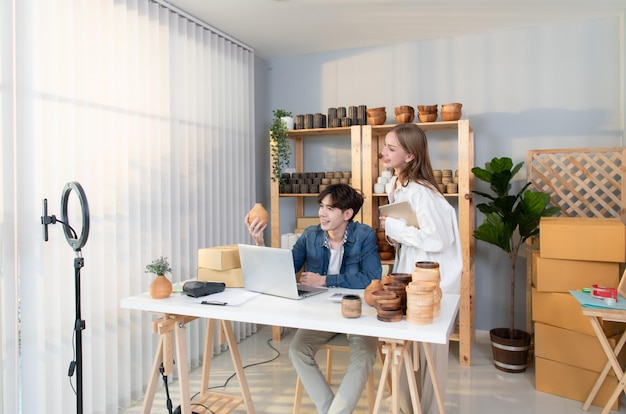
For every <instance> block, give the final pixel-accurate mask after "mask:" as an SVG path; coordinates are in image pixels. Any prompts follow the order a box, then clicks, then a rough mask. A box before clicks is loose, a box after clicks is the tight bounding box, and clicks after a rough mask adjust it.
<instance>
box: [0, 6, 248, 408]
mask: <svg viewBox="0 0 626 414" xmlns="http://www.w3.org/2000/svg"><path fill="white" fill-rule="evenodd" d="M0 23H1V24H0V59H1V63H2V64H1V66H0V71H1V72H0V75H1V78H0V79H1V83H0V94H1V100H0V102H1V107H0V108H1V112H0V127H1V131H2V146H1V147H0V156H1V158H0V159H1V160H2V172H1V176H0V178H1V180H0V182H1V183H2V184H1V188H0V202H1V203H2V211H1V213H0V249H1V250H0V251H1V255H2V256H1V260H0V277H1V281H0V282H1V283H0V295H1V297H0V318H2V329H1V330H0V336H1V338H2V344H3V346H2V370H1V371H0V372H1V375H0V382H1V385H2V387H1V388H0V390H1V391H0V392H1V393H2V412H4V413H15V412H24V413H33V412H41V411H42V410H43V411H45V412H47V413H67V412H75V406H76V395H75V394H74V392H73V391H72V387H74V388H75V387H76V385H77V384H76V377H75V376H74V378H71V379H70V378H69V377H68V367H69V363H70V361H72V360H75V359H76V357H75V352H76V350H75V346H74V337H73V336H74V335H73V330H74V322H75V300H76V294H75V290H74V282H75V273H74V270H75V269H74V259H75V258H76V257H77V253H76V252H74V251H73V249H72V248H71V247H70V246H69V245H68V243H67V242H66V240H65V236H64V232H63V228H62V227H61V224H58V223H57V224H55V225H52V226H49V241H48V242H44V241H43V237H42V225H41V222H40V217H41V215H42V207H41V206H42V199H44V198H46V199H47V200H48V210H49V211H48V214H54V215H55V216H56V217H57V218H60V217H61V195H62V191H63V188H64V186H65V185H66V184H67V183H69V182H72V181H76V182H78V183H80V185H81V186H82V188H83V189H84V191H85V195H86V198H87V200H88V204H89V213H90V231H89V237H88V240H87V242H86V244H85V246H84V247H83V248H82V251H81V252H80V253H81V256H82V257H83V259H84V267H83V268H82V269H81V277H80V281H81V285H82V286H81V292H80V298H81V307H82V319H83V320H84V321H85V329H84V330H83V331H82V342H83V352H82V355H83V357H82V361H83V365H82V367H83V401H84V404H83V407H84V412H87V413H117V412H118V409H119V407H124V406H128V405H129V404H130V403H131V401H132V400H137V399H141V397H142V394H143V391H144V389H145V386H146V383H147V381H148V378H149V375H150V368H151V364H152V361H153V357H154V352H155V349H156V345H157V339H158V338H157V337H156V335H153V334H152V331H151V326H150V321H151V320H152V319H154V318H155V315H150V314H147V313H142V312H139V311H129V310H126V309H121V308H120V306H119V303H120V300H121V299H122V298H124V297H127V296H130V295H134V294H138V293H141V292H144V291H146V290H147V289H148V287H149V284H150V283H151V281H152V277H151V275H149V274H146V273H144V269H145V265H146V264H147V263H149V262H150V261H152V259H154V258H156V257H159V256H167V257H168V259H169V261H170V262H171V264H172V268H173V272H172V274H171V279H172V281H173V282H178V281H182V280H186V279H190V278H193V277H195V275H196V267H197V250H198V248H201V247H207V246H215V245H221V244H231V243H238V242H247V241H249V236H248V235H247V231H246V228H245V226H244V225H243V217H244V215H245V213H246V212H247V211H248V210H249V209H250V207H251V206H252V205H253V201H254V198H255V197H254V177H253V171H254V164H255V159H254V154H255V148H254V137H253V131H254V126H253V124H254V116H253V114H254V99H253V97H254V84H253V79H254V77H253V72H254V52H253V51H252V50H250V49H249V48H247V47H246V46H245V45H242V44H240V43H238V42H236V41H233V39H230V38H229V37H227V36H224V35H223V34H221V33H219V32H217V31H214V30H211V29H210V28H208V27H206V26H204V25H200V24H198V22H197V21H194V20H193V19H189V18H188V16H185V15H184V14H181V13H180V12H179V11H177V10H172V9H171V8H167V7H164V6H163V5H161V4H158V3H155V2H153V1H149V0H126V1H125V0H90V1H76V0H46V1H40V0H19V1H18V0H0ZM70 198H71V199H70V214H69V217H68V219H69V220H70V221H71V223H70V224H73V225H75V226H76V230H77V231H80V227H81V225H80V224H81V223H80V219H76V214H77V213H76V212H75V211H74V210H75V207H74V205H75V204H76V201H75V200H74V199H73V198H72V197H70ZM18 303H19V304H18ZM255 330H256V327H255V326H254V325H249V324H236V326H235V331H236V333H237V334H238V339H242V338H244V337H245V336H248V335H251V334H252V333H254V332H255ZM203 334H204V324H203V323H200V322H199V321H196V322H194V323H192V324H191V325H190V326H189V329H187V335H188V347H189V363H190V365H191V366H198V365H199V363H200V362H201V360H202V355H201V352H202V343H201V342H202V340H203ZM18 344H19V346H18ZM214 352H220V348H219V346H216V347H215V348H214Z"/></svg>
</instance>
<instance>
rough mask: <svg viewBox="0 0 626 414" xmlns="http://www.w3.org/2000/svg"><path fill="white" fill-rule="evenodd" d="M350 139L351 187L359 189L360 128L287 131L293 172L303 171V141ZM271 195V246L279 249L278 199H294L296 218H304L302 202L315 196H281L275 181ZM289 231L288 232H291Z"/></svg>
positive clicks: (355, 126) (358, 126)
mask: <svg viewBox="0 0 626 414" xmlns="http://www.w3.org/2000/svg"><path fill="white" fill-rule="evenodd" d="M329 136H338V137H350V145H351V154H352V186H353V187H354V188H358V189H361V126H360V125H354V126H351V127H341V128H316V129H298V130H293V131H289V135H288V138H289V139H291V140H293V141H294V142H295V149H294V156H295V166H294V168H295V170H296V172H305V171H304V140H305V139H315V138H320V137H329ZM270 193H271V198H272V202H271V222H272V229H271V233H272V246H273V247H280V198H286V197H291V198H295V199H296V217H303V216H304V200H305V198H306V197H314V196H317V194H281V193H280V191H279V185H278V182H277V181H272V182H271V185H270ZM292 230H293V229H290V230H289V231H292Z"/></svg>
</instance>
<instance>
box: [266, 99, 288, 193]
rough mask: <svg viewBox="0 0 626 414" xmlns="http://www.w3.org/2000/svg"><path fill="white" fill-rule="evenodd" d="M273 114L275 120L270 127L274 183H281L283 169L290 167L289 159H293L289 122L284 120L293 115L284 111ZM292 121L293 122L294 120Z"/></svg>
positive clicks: (278, 110)
mask: <svg viewBox="0 0 626 414" xmlns="http://www.w3.org/2000/svg"><path fill="white" fill-rule="evenodd" d="M273 114H274V119H273V120H272V123H271V124H270V127H269V132H270V146H271V149H270V151H271V153H272V181H278V182H280V178H281V175H282V172H283V168H284V167H286V166H287V165H289V157H291V147H290V146H289V142H288V141H287V134H288V132H289V127H288V125H287V121H288V120H285V119H284V118H286V117H292V114H291V112H289V111H285V110H284V109H275V110H274V111H273ZM291 119H292V121H293V118H291ZM292 124H293V122H292Z"/></svg>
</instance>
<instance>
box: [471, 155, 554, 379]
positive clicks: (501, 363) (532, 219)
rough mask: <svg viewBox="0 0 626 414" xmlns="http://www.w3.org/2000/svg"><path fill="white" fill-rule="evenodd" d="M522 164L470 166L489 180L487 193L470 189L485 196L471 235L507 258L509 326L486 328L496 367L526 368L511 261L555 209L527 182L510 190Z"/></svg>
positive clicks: (526, 341)
mask: <svg viewBox="0 0 626 414" xmlns="http://www.w3.org/2000/svg"><path fill="white" fill-rule="evenodd" d="M523 164H524V163H523V162H520V163H519V164H517V165H515V166H513V161H512V160H511V159H510V158H506V157H504V158H493V159H492V160H491V161H490V162H487V163H485V168H480V167H474V168H472V173H474V176H475V177H476V178H477V179H479V180H481V181H484V182H486V183H487V184H489V188H490V189H491V191H492V193H491V194H488V193H483V192H480V191H473V193H475V194H478V195H480V196H482V197H485V198H487V199H488V200H489V201H488V202H486V203H482V204H478V205H477V206H476V207H477V208H478V210H480V211H481V212H482V213H483V214H484V215H485V217H484V220H483V223H482V224H481V225H480V226H479V227H478V228H477V229H476V230H475V231H474V237H475V238H476V239H478V240H482V241H485V242H487V243H490V244H493V245H495V246H498V247H499V248H501V249H502V250H504V252H505V253H506V254H507V255H508V256H509V260H510V262H511V272H510V280H511V282H510V288H511V293H510V304H509V306H510V309H509V318H510V320H509V327H508V328H495V329H492V330H491V331H490V332H489V333H490V336H491V343H492V350H493V356H494V360H495V365H496V368H498V369H500V370H502V371H507V372H524V371H525V370H526V363H527V360H528V349H529V347H530V334H529V333H528V332H525V331H523V330H519V329H515V262H516V261H517V257H518V253H519V249H520V247H522V245H523V244H524V243H525V242H526V240H527V239H528V238H530V237H533V236H537V235H538V234H539V222H540V220H541V217H548V216H553V215H554V214H556V213H557V212H558V211H559V208H558V207H549V204H550V195H549V194H546V193H543V192H540V191H533V190H529V189H528V187H529V186H530V184H531V183H530V182H527V183H526V184H525V185H524V186H523V187H522V189H521V190H519V191H518V192H517V193H511V180H512V179H513V177H514V176H515V175H516V174H517V173H518V172H519V170H520V169H521V168H522V166H523ZM517 348H519V349H517ZM511 349H513V351H511ZM515 350H517V351H519V352H515Z"/></svg>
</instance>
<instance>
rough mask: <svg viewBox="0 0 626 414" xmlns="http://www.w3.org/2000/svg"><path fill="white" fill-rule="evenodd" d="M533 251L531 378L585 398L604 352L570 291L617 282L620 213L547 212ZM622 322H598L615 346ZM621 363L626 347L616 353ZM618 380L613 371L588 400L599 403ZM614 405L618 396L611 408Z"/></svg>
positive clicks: (621, 255)
mask: <svg viewBox="0 0 626 414" xmlns="http://www.w3.org/2000/svg"><path fill="white" fill-rule="evenodd" d="M539 245H540V247H539V251H538V252H537V251H534V252H533V257H532V263H533V265H532V270H531V271H532V273H531V274H532V285H533V287H532V315H533V321H534V332H535V365H536V370H535V382H536V384H535V385H536V388H537V390H539V391H543V392H547V393H550V394H555V395H559V396H562V397H566V398H570V399H574V400H578V401H585V400H586V398H587V395H588V394H589V391H591V388H592V387H593V384H594V383H595V381H596V379H597V378H598V375H599V373H600V372H601V371H602V368H603V367H604V365H605V363H606V361H607V358H606V355H605V354H604V351H603V350H602V347H601V346H600V342H599V341H598V338H597V337H596V335H595V333H594V331H593V328H592V327H591V323H590V322H589V319H588V318H587V317H586V316H584V315H583V314H582V312H581V309H580V304H579V303H578V301H577V300H576V299H575V298H574V297H573V296H572V295H571V294H570V293H569V291H570V290H580V289H581V288H583V287H591V286H592V285H594V284H596V285H601V286H605V287H615V288H616V287H617V286H618V284H619V276H620V267H621V265H622V264H623V263H624V262H626V227H625V226H624V224H622V222H621V221H620V220H619V219H606V218H582V217H577V218H573V217H549V218H543V219H542V220H541V225H540V241H539ZM622 325H623V324H618V323H614V322H608V321H604V322H603V329H604V331H605V333H606V334H607V336H608V337H609V338H610V341H611V343H612V344H613V346H615V343H616V338H614V336H615V335H617V334H618V333H619V332H620V331H623V329H624V327H623V326H622ZM620 360H621V361H622V365H623V364H624V361H626V352H622V353H621V354H620ZM616 385H617V379H616V377H615V375H614V374H613V373H612V374H611V375H610V376H608V377H607V378H606V380H605V381H604V383H603V384H602V386H601V388H600V391H599V392H598V394H597V396H596V398H595V399H594V401H593V404H594V405H599V406H604V404H605V403H606V402H607V401H608V398H609V397H610V395H611V393H612V392H613V390H614V389H615V386H616ZM618 408H619V400H618V402H616V403H615V404H614V407H613V409H618Z"/></svg>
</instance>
